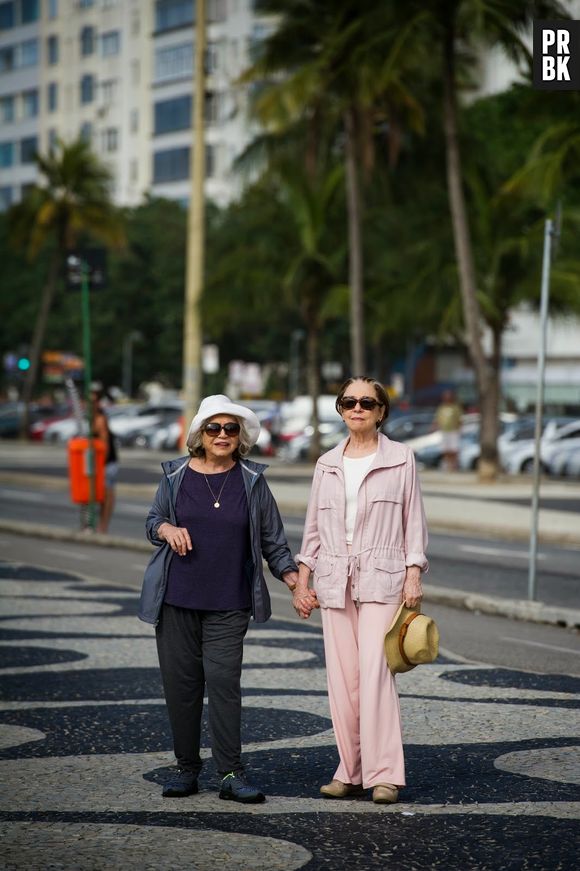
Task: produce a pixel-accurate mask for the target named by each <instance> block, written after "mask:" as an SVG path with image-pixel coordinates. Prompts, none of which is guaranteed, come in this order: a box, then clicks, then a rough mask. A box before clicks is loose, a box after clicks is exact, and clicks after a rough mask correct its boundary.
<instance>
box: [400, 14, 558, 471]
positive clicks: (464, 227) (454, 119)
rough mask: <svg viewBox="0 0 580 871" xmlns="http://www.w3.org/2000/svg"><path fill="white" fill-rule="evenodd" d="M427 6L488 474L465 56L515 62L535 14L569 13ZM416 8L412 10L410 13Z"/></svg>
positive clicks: (488, 399) (423, 33)
mask: <svg viewBox="0 0 580 871" xmlns="http://www.w3.org/2000/svg"><path fill="white" fill-rule="evenodd" d="M416 9H417V11H418V13H424V17H422V18H420V26H419V27H418V29H417V34H418V35H419V38H420V39H421V40H422V41H423V42H424V40H430V41H432V43H433V44H434V45H437V46H438V47H439V50H440V53H441V71H442V81H443V127H444V133H445V142H446V155H447V159H446V163H447V185H448V191H449V205H450V210H451V219H452V226H453V237H454V244H455V253H456V257H457V265H458V271H459V287H460V291H461V298H462V304H463V315H464V320H465V329H466V341H467V347H468V349H469V353H470V357H471V361H472V364H473V368H474V370H475V376H476V381H477V387H478V393H479V401H480V409H481V462H480V467H479V473H480V477H481V478H482V479H493V478H495V477H496V475H497V471H498V457H497V436H498V420H499V417H498V411H499V408H498V403H499V394H498V391H497V389H496V387H497V382H495V375H494V371H493V365H491V366H490V364H489V361H488V360H487V358H486V354H485V352H484V347H483V343H482V337H481V326H482V315H481V306H480V302H479V298H478V283H477V271H476V264H475V255H474V247H473V240H472V230H471V228H470V221H469V210H468V204H467V200H466V195H465V189H464V184H465V178H464V170H463V164H462V157H461V145H460V128H459V99H458V98H459V92H460V90H461V87H462V85H465V83H466V67H465V61H466V60H467V61H468V62H470V63H473V62H474V60H475V59H476V58H477V56H478V53H481V52H482V51H484V50H487V49H489V48H490V47H497V46H501V47H502V48H503V49H504V51H505V52H506V53H507V55H508V56H509V57H511V58H513V59H514V60H516V61H519V62H523V61H524V60H526V59H528V60H529V52H528V50H527V48H526V46H525V43H524V40H523V37H524V35H525V34H526V33H527V32H529V30H530V28H531V26H532V22H533V19H534V18H546V19H550V18H551V19H558V18H560V19H562V18H567V17H568V15H567V13H566V10H565V9H564V7H563V6H562V4H561V3H559V2H557V0H428V2H426V3H423V2H418V3H417V4H416ZM411 14H412V13H411ZM494 382H495V383H494Z"/></svg>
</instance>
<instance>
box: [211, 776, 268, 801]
mask: <svg viewBox="0 0 580 871" xmlns="http://www.w3.org/2000/svg"><path fill="white" fill-rule="evenodd" d="M220 798H224V799H226V800H228V801H239V802H241V803H242V804H259V803H260V802H262V801H266V796H265V795H264V793H263V792H260V790H259V789H258V788H257V787H256V786H252V784H251V783H248V781H247V780H246V778H245V776H244V775H243V774H242V772H241V771H238V772H234V771H230V773H229V774H226V776H225V777H224V779H223V780H222V785H221V788H220Z"/></svg>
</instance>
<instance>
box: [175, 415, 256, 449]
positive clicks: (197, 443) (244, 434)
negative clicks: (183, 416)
mask: <svg viewBox="0 0 580 871" xmlns="http://www.w3.org/2000/svg"><path fill="white" fill-rule="evenodd" d="M233 416H234V415H232V417H233ZM235 419H236V420H237V422H238V423H239V425H240V441H239V443H238V446H237V448H236V449H235V451H234V459H235V460H237V459H238V458H239V457H247V456H248V454H249V453H250V451H251V450H252V442H251V439H250V437H249V435H248V431H247V430H246V427H245V426H244V421H243V420H242V419H241V418H239V417H236V418H235ZM208 420H209V418H207V419H206V420H202V422H201V424H200V427H199V429H197V430H196V431H195V432H193V433H191V435H190V436H189V438H188V439H187V448H188V450H189V456H190V457H205V450H204V447H203V439H202V431H203V428H204V426H205V425H206V423H207V421H208Z"/></svg>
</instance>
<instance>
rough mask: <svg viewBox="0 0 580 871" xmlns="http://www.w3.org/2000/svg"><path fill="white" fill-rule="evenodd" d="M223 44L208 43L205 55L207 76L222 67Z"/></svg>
mask: <svg viewBox="0 0 580 871" xmlns="http://www.w3.org/2000/svg"><path fill="white" fill-rule="evenodd" d="M222 52H223V43H221V42H208V44H207V50H206V53H205V71H206V73H207V74H208V76H211V74H212V73H217V72H218V71H219V70H220V68H221V66H222Z"/></svg>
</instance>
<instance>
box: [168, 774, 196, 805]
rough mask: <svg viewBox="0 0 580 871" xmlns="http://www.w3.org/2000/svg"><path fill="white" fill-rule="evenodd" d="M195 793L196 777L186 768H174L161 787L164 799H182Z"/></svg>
mask: <svg viewBox="0 0 580 871" xmlns="http://www.w3.org/2000/svg"><path fill="white" fill-rule="evenodd" d="M197 792H198V788H197V777H196V776H195V774H194V773H193V771H189V770H188V769H187V768H176V769H175V771H174V772H173V774H172V775H171V778H170V779H169V780H168V781H167V783H166V784H165V786H164V787H163V797H164V798H182V797H184V796H186V795H195V794H196V793H197Z"/></svg>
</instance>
